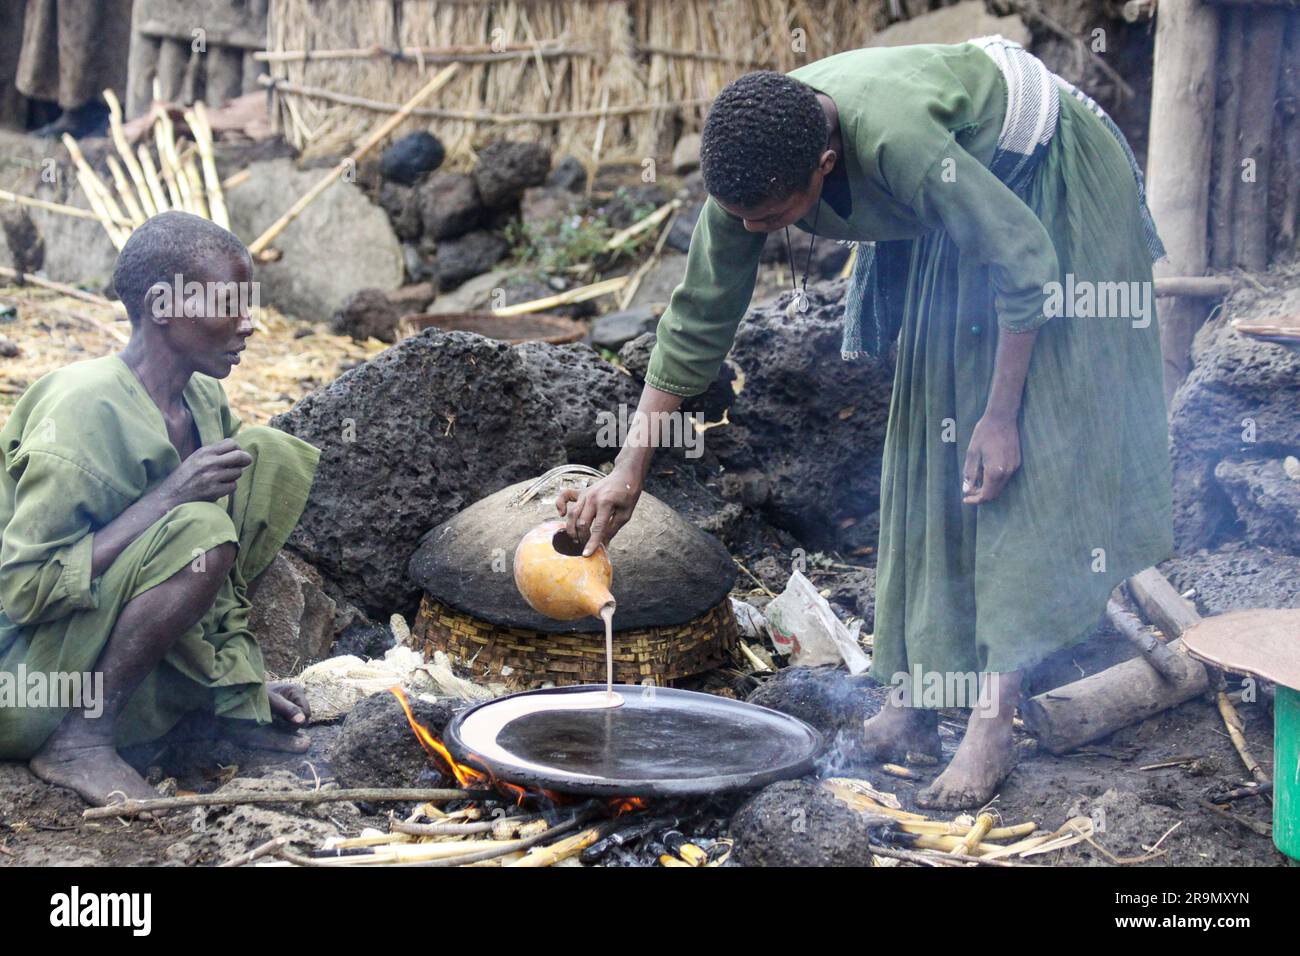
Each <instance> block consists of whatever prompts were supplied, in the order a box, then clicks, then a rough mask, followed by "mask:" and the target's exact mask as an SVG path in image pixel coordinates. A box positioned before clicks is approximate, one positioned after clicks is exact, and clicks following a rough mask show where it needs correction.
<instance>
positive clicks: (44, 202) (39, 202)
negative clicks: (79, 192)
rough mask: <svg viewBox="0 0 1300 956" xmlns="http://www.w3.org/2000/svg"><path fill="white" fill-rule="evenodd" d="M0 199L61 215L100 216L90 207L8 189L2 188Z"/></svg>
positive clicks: (89, 217)
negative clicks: (12, 191) (22, 194)
mask: <svg viewBox="0 0 1300 956" xmlns="http://www.w3.org/2000/svg"><path fill="white" fill-rule="evenodd" d="M0 199H3V200H6V201H8V202H12V203H17V204H18V205H20V206H31V207H32V208H33V209H44V210H45V211H46V212H56V213H58V214H59V215H61V216H76V217H77V218H78V219H94V220H95V221H96V222H98V221H99V217H98V216H96V215H95V213H94V212H93V211H92V210H90V209H82V208H81V207H80V206H69V205H67V204H66V203H61V202H50V201H49V200H48V199H37V198H36V197H35V196H21V195H19V194H18V193H11V192H10V191H9V190H7V189H0Z"/></svg>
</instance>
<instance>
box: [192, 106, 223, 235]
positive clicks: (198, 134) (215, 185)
mask: <svg viewBox="0 0 1300 956" xmlns="http://www.w3.org/2000/svg"><path fill="white" fill-rule="evenodd" d="M185 118H186V119H187V120H188V121H189V124H190V129H191V130H193V131H194V143H195V145H196V146H197V147H198V150H199V161H200V163H201V164H202V167H203V182H204V184H205V185H206V187H207V192H208V207H209V209H210V211H211V213H212V221H213V222H215V223H216V224H217V225H218V226H220V227H221V228H222V229H229V228H230V212H229V210H228V209H227V208H226V197H225V195H224V193H223V192H222V189H221V177H220V176H219V175H217V160H216V156H215V154H214V152H213V145H212V144H213V136H212V124H211V123H210V122H209V121H208V108H207V107H206V106H204V105H203V101H202V100H199V101H198V102H197V103H195V104H194V109H193V110H191V111H190V112H188V113H186V114H185Z"/></svg>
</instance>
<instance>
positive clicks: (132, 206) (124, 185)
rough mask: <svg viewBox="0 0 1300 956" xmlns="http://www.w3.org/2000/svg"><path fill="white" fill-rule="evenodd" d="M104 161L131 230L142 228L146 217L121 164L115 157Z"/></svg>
mask: <svg viewBox="0 0 1300 956" xmlns="http://www.w3.org/2000/svg"><path fill="white" fill-rule="evenodd" d="M106 159H107V162H108V171H109V172H110V173H111V174H112V176H113V186H114V187H115V188H116V189H117V196H118V198H119V199H121V200H122V204H123V205H124V206H126V213H127V215H128V216H130V217H131V226H132V228H136V227H139V226H143V225H144V221H145V219H147V218H148V217H147V216H146V215H145V214H144V207H143V206H141V205H140V201H139V200H138V199H136V196H135V190H134V189H132V188H131V184H130V183H129V182H128V181H127V178H126V173H124V172H123V171H122V164H121V163H119V162H118V161H117V158H116V157H115V156H109V157H107V158H106Z"/></svg>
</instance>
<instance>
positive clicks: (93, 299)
mask: <svg viewBox="0 0 1300 956" xmlns="http://www.w3.org/2000/svg"><path fill="white" fill-rule="evenodd" d="M0 276H4V277H5V278H7V279H13V280H15V281H17V282H18V283H19V284H23V283H31V284H32V285H35V286H40V287H41V288H42V289H49V290H50V291H51V292H58V293H61V294H62V295H66V296H71V297H72V298H74V299H80V300H81V301H82V302H89V303H90V304H91V305H101V306H103V307H104V308H106V309H114V310H115V311H117V312H120V313H122V314H125V312H126V309H125V308H124V307H123V305H122V303H121V302H110V301H109V300H108V299H105V298H104V297H103V296H102V295H95V293H93V292H87V291H86V290H85V289H78V288H77V287H76V286H72V285H67V284H65V283H62V282H55V281H54V280H53V279H46V278H45V277H43V276H38V275H32V274H31V273H30V272H19V271H18V270H17V269H10V268H9V267H8V266H0ZM90 321H92V322H93V321H94V320H93V319H92V320H90ZM95 324H96V325H99V324H100V323H98V322H96V323H95ZM103 329H104V331H105V332H108V333H109V334H110V335H113V336H115V337H118V338H119V339H120V340H121V341H123V342H125V341H126V338H125V337H123V336H122V333H121V332H119V331H118V330H117V329H114V328H111V327H110V326H103Z"/></svg>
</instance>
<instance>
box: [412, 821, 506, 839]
mask: <svg viewBox="0 0 1300 956" xmlns="http://www.w3.org/2000/svg"><path fill="white" fill-rule="evenodd" d="M495 826H496V821H494V820H476V821H474V822H473V823H405V822H403V821H402V820H394V821H393V822H392V823H390V824H389V825H388V829H389V831H390V832H392V833H407V834H410V835H411V836H464V835H467V834H471V833H491V832H492V828H493V827H495Z"/></svg>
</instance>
